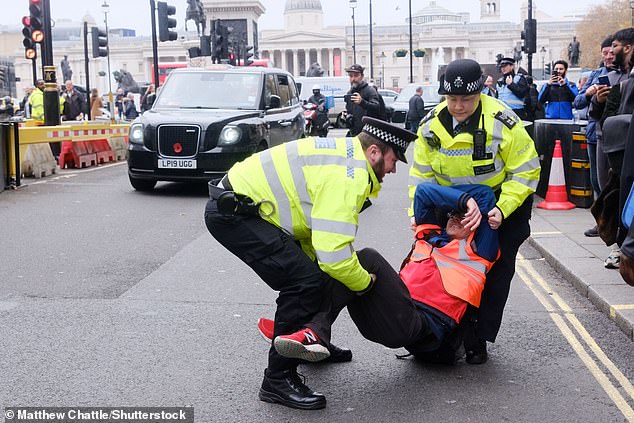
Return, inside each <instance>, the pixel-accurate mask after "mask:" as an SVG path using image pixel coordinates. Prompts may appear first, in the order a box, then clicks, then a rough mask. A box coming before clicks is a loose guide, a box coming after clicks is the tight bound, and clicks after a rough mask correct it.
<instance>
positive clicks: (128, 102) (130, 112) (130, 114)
mask: <svg viewBox="0 0 634 423" xmlns="http://www.w3.org/2000/svg"><path fill="white" fill-rule="evenodd" d="M124 107H125V111H124V112H123V115H124V116H125V118H126V120H134V119H135V118H136V117H137V116H139V112H138V111H137V110H136V104H135V103H134V94H132V93H128V96H127V97H126V99H125V106H124Z"/></svg>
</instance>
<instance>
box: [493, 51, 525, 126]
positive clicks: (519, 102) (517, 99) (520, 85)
mask: <svg viewBox="0 0 634 423" xmlns="http://www.w3.org/2000/svg"><path fill="white" fill-rule="evenodd" d="M500 70H501V71H502V77H501V78H500V79H498V81H497V84H498V98H499V99H500V100H502V101H503V102H504V103H506V104H507V105H508V106H509V107H510V108H511V109H513V111H514V112H515V114H516V115H517V116H518V117H519V118H520V119H523V120H525V119H526V113H525V112H524V98H525V97H526V95H527V94H528V83H527V82H526V78H525V77H524V75H522V74H520V73H518V74H516V73H515V59H513V58H512V57H503V58H502V59H501V60H500Z"/></svg>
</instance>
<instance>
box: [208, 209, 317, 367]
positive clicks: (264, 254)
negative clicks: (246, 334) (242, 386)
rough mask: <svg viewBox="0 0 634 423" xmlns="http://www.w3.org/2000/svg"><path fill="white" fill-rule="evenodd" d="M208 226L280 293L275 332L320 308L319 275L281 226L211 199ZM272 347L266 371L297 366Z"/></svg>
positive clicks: (296, 325)
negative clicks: (230, 212) (226, 209)
mask: <svg viewBox="0 0 634 423" xmlns="http://www.w3.org/2000/svg"><path fill="white" fill-rule="evenodd" d="M205 223H206V225H207V229H208V230H209V232H210V233H211V234H212V235H213V237H214V238H216V240H217V241H218V242H219V243H220V244H222V245H223V246H224V247H225V248H227V249H228V250H229V251H231V252H232V253H233V254H234V255H235V256H237V257H238V258H239V259H240V260H242V261H243V262H245V263H246V264H247V265H248V266H249V267H251V268H252V269H253V270H254V271H255V273H257V274H258V276H259V277H260V278H262V280H263V281H264V282H266V284H267V285H268V286H270V287H271V288H273V289H274V290H276V291H279V296H278V297H277V301H276V302H277V310H276V312H275V328H274V336H278V335H285V334H290V333H293V332H296V331H297V330H299V329H302V328H304V327H306V323H307V322H308V321H309V320H310V319H311V318H312V317H313V316H314V315H315V313H317V311H318V310H319V307H320V304H321V299H322V286H323V279H324V276H323V275H324V274H323V273H322V271H321V270H320V269H319V266H318V265H317V264H316V263H315V262H313V261H312V260H311V259H310V258H309V257H308V256H307V255H306V254H305V253H304V252H303V251H302V249H301V248H300V247H299V245H298V244H296V243H295V242H294V241H293V239H292V238H291V237H290V236H288V235H287V234H286V233H284V232H283V231H282V230H281V229H279V228H278V227H276V226H275V225H272V224H270V223H268V222H267V221H265V220H263V219H261V218H260V217H257V216H245V215H236V216H225V215H222V214H220V213H219V212H218V208H217V204H216V200H209V202H208V203H207V207H206V209H205ZM297 364H298V361H297V360H294V359H289V358H285V357H282V356H281V355H279V354H278V353H277V351H276V350H275V348H274V347H273V346H272V345H271V348H270V350H269V362H268V370H267V374H269V375H271V376H275V375H279V374H280V373H281V372H283V371H284V370H287V369H294V368H296V367H297Z"/></svg>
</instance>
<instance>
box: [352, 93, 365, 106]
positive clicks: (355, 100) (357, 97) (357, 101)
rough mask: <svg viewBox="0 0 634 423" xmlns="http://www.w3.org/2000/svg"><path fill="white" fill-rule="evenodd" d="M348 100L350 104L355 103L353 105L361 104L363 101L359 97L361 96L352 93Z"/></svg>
mask: <svg viewBox="0 0 634 423" xmlns="http://www.w3.org/2000/svg"><path fill="white" fill-rule="evenodd" d="M350 100H352V102H353V103H355V104H361V102H362V101H363V98H362V97H361V94H359V93H354V94H352V96H351V97H350Z"/></svg>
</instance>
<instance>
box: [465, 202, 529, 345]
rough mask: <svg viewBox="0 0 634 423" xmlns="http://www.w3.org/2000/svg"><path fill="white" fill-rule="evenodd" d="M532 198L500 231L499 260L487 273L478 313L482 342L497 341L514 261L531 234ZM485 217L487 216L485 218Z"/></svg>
mask: <svg viewBox="0 0 634 423" xmlns="http://www.w3.org/2000/svg"><path fill="white" fill-rule="evenodd" d="M532 205H533V196H532V195H531V196H529V197H528V198H527V199H526V200H525V201H524V203H522V205H521V206H519V207H518V208H517V210H515V211H514V212H513V213H512V214H511V215H510V216H509V217H508V218H505V219H504V220H503V221H502V224H501V225H500V228H499V229H498V233H499V241H500V254H501V255H500V258H499V259H498V261H497V262H495V264H494V265H493V267H492V268H491V270H490V271H489V273H488V274H487V279H486V284H485V285H484V291H482V299H481V300H480V308H479V310H478V311H477V312H476V328H475V329H476V333H477V337H478V338H480V339H484V340H487V341H489V342H495V338H496V336H497V334H498V331H499V330H500V325H501V324H502V314H503V313H504V306H505V305H506V300H507V299H508V296H509V290H510V289H511V280H512V279H513V275H515V258H516V256H517V252H518V250H519V248H520V246H521V245H522V243H523V242H524V241H525V240H526V239H527V238H528V236H529V235H530V232H531V229H530V225H529V222H528V221H529V220H530V218H531V207H532ZM483 218H486V216H483Z"/></svg>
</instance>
